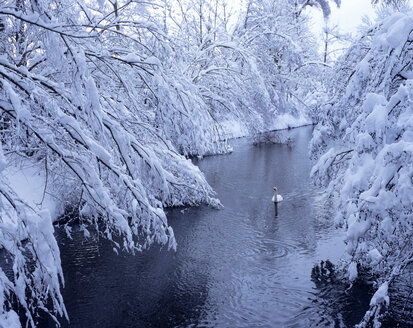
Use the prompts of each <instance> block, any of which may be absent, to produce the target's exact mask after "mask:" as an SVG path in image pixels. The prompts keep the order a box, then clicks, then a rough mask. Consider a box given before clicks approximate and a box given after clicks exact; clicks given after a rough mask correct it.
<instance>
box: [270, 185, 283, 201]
mask: <svg viewBox="0 0 413 328" xmlns="http://www.w3.org/2000/svg"><path fill="white" fill-rule="evenodd" d="M282 200H283V196H281V195H278V194H277V187H274V196H272V201H273V202H274V203H278V202H281V201H282Z"/></svg>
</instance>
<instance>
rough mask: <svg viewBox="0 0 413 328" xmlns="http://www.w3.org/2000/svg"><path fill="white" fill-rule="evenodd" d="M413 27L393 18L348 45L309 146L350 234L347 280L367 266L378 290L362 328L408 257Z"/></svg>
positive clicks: (409, 17) (411, 241)
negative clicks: (408, 44)
mask: <svg viewBox="0 0 413 328" xmlns="http://www.w3.org/2000/svg"><path fill="white" fill-rule="evenodd" d="M412 29H413V12H406V13H395V14H393V15H391V16H389V17H387V18H385V19H384V20H383V21H382V22H379V23H378V24H377V25H376V26H375V28H374V29H371V30H369V32H366V33H371V35H369V37H368V38H366V35H365V36H363V37H361V39H360V40H358V41H356V42H355V43H354V44H353V46H352V47H350V49H349V51H348V53H347V54H346V55H345V56H344V57H343V59H342V61H341V62H340V63H339V64H338V65H337V68H336V71H335V74H336V77H335V78H333V79H332V81H331V82H330V99H328V100H327V102H328V104H326V105H325V106H322V109H321V111H320V123H319V125H318V126H317V127H316V129H315V132H314V137H313V140H312V142H311V152H312V155H313V156H314V157H316V158H318V162H317V163H316V165H315V166H314V167H313V169H312V176H313V178H314V181H315V182H317V183H318V184H320V185H324V186H326V187H327V191H328V192H329V194H330V195H331V196H332V197H335V198H336V200H337V212H338V214H337V221H336V222H338V223H339V224H341V225H344V226H345V228H346V229H347V233H346V244H347V245H346V254H345V255H344V256H343V261H342V268H343V270H344V271H345V272H346V273H347V277H348V279H349V281H350V282H352V281H354V280H355V279H356V278H357V275H358V273H357V267H358V266H360V267H361V268H363V269H367V270H368V271H369V272H370V273H371V274H372V276H374V279H375V282H376V284H377V286H379V288H378V289H377V291H376V293H375V294H374V296H373V297H372V299H371V302H370V309H369V311H367V312H366V315H365V317H364V319H363V321H362V323H361V324H360V327H365V326H366V325H367V324H368V323H369V322H370V321H371V320H372V321H374V322H375V326H376V323H378V321H379V318H380V316H379V313H380V309H381V307H382V306H388V305H389V301H390V300H389V296H388V286H389V284H390V283H391V281H392V280H393V279H394V277H395V275H396V274H398V273H399V272H401V271H402V270H403V268H404V267H405V264H406V263H408V262H409V261H410V260H411V249H412V247H413V238H412V237H413V221H412V219H413V212H412V211H413V208H412V204H413V183H412V179H411V177H412V175H413V166H412V165H411V163H412V162H413V138H412V134H413V124H412V114H413V106H412V101H411V100H412V99H413V88H412V86H413V81H412V80H411V79H410V78H409V77H410V76H411V73H412V71H413V67H412V64H411V48H410V47H409V46H406V44H407V42H409V40H411V35H412ZM369 72H370V73H369ZM400 76H401V77H403V78H399V79H398V77H400ZM331 104H333V105H331ZM343 122H346V123H345V124H344V123H343Z"/></svg>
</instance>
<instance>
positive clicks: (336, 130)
mask: <svg viewBox="0 0 413 328" xmlns="http://www.w3.org/2000/svg"><path fill="white" fill-rule="evenodd" d="M333 2H335V3H336V4H339V2H340V1H338V0H336V1H331V2H328V1H326V0H317V1H309V0H280V1H270V0H268V1H267V0H256V1H255V0H249V1H246V2H245V4H244V5H243V6H242V7H241V11H240V12H239V13H238V14H237V15H236V16H232V15H231V12H230V10H229V6H228V5H227V3H226V2H225V1H217V0H187V1H169V0H154V1H151V2H147V1H128V0H127V1H120V0H119V1H116V0H111V1H109V0H107V1H105V0H99V1H83V0H82V1H74V0H73V1H72V0H65V1H61V0H56V1H52V0H4V1H1V2H0V145H1V147H0V194H1V196H0V215H1V219H0V251H1V252H2V260H1V261H2V266H1V268H0V306H1V308H0V326H5V327H19V326H20V324H21V322H20V320H22V323H23V325H27V326H31V327H34V326H36V316H37V314H38V313H44V312H46V313H48V314H49V315H50V316H52V317H54V318H56V320H58V318H60V317H67V313H66V309H65V306H64V301H63V298H62V295H61V290H60V289H61V287H62V286H64V278H63V273H62V268H61V263H60V254H59V248H58V245H57V242H56V240H55V237H54V227H53V223H54V222H56V221H62V218H63V217H64V218H65V220H64V221H62V222H63V223H64V225H65V228H66V231H67V233H68V234H69V235H70V229H71V228H70V223H71V222H70V221H71V220H72V219H74V218H76V220H78V221H79V224H80V227H81V229H82V230H83V231H84V235H85V237H86V238H87V237H88V236H89V235H90V233H89V230H90V229H95V230H97V231H99V235H101V236H103V237H105V238H108V239H109V240H112V241H113V244H114V250H115V251H118V250H125V251H129V252H132V253H133V252H136V251H140V250H142V249H145V248H147V247H149V246H151V245H152V244H154V243H158V244H161V245H165V247H168V248H172V249H175V248H176V246H177V245H176V241H175V238H174V234H173V230H172V228H171V227H169V225H168V222H167V219H166V215H165V212H164V208H165V207H167V206H180V205H196V204H200V203H206V204H209V205H211V206H216V207H219V206H220V202H219V200H218V199H216V198H215V195H214V191H213V190H212V189H211V187H210V186H209V185H208V183H207V181H206V180H205V177H204V175H203V174H202V172H200V170H199V169H198V168H197V167H196V166H195V165H193V164H192V162H191V160H190V159H188V158H189V157H191V156H199V157H202V156H205V155H210V154H220V153H226V152H228V151H230V150H231V149H230V147H229V145H228V143H227V139H228V138H231V137H238V136H244V135H249V134H256V133H260V132H265V131H270V130H273V129H280V128H289V127H293V126H299V125H304V124H309V123H312V122H313V120H314V119H315V120H317V121H319V123H318V126H317V128H316V130H315V133H314V139H313V141H312V153H313V155H314V156H316V157H319V161H318V164H317V165H316V166H315V167H314V170H313V176H314V178H315V179H316V181H317V182H319V183H321V184H328V185H329V191H330V192H331V193H332V194H334V193H336V194H338V195H339V196H338V198H339V202H338V206H339V209H340V216H339V217H338V218H337V221H338V223H341V224H344V225H346V227H347V228H348V237H347V253H348V256H347V258H346V259H345V265H346V268H348V278H349V279H350V281H352V280H354V279H356V278H357V276H358V271H359V270H360V268H366V267H367V268H369V269H370V270H372V271H373V273H374V274H376V275H377V277H378V278H377V283H378V286H377V288H378V291H377V293H376V294H375V296H374V297H373V299H372V302H371V310H370V311H369V312H368V313H367V314H366V322H367V321H368V320H369V318H370V317H372V318H373V317H375V315H376V314H378V313H379V310H380V307H381V306H382V305H383V304H387V303H388V302H389V299H388V296H387V287H388V284H389V283H391V280H392V278H393V277H394V276H395V275H397V274H398V273H399V272H400V271H401V270H402V269H403V268H404V267H405V266H406V265H407V263H408V262H409V261H411V260H412V253H411V250H412V245H411V243H412V238H411V237H412V197H413V196H412V195H413V190H412V175H413V172H412V151H413V132H412V125H413V122H412V117H413V115H412V114H413V113H412V83H413V82H412V79H413V76H412V67H411V65H412V64H411V62H412V34H411V31H412V28H413V16H412V15H411V14H395V15H394V16H391V17H389V18H386V19H385V20H384V21H383V22H381V23H379V24H378V25H377V26H375V27H374V28H371V29H369V30H368V31H366V32H365V34H364V35H363V37H362V38H361V39H359V40H358V41H357V42H355V43H354V44H353V45H352V46H351V47H350V49H349V51H348V52H347V53H346V55H345V56H344V57H342V58H341V59H340V61H339V62H338V64H337V65H336V68H335V70H334V73H332V74H328V73H326V70H327V68H326V67H327V66H329V65H327V64H326V62H325V61H324V62H323V60H322V56H320V54H319V53H318V51H317V49H318V44H317V40H316V38H315V36H314V35H312V33H311V32H310V28H309V24H310V21H309V17H308V13H307V11H306V8H307V7H308V6H313V7H318V8H319V9H320V10H322V12H323V14H324V16H325V17H328V15H329V13H330V3H333ZM320 58H321V59H320ZM326 76H327V78H325V77H326ZM326 81H328V82H326ZM323 88H324V89H323ZM321 90H329V93H328V94H326V93H325V92H324V93H323V92H321ZM325 102H328V104H325ZM17 304H18V306H19V308H20V309H21V313H20V317H19V316H18V315H17V313H16V312H15V311H14V310H15V309H16V307H17Z"/></svg>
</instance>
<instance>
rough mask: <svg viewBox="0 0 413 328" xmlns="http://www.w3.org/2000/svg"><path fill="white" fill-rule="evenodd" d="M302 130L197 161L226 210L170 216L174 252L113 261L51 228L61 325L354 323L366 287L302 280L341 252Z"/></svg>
mask: <svg viewBox="0 0 413 328" xmlns="http://www.w3.org/2000/svg"><path fill="white" fill-rule="evenodd" d="M311 131H312V129H311V127H308V128H300V129H295V130H291V131H285V132H282V133H284V134H286V133H288V134H289V136H291V137H292V138H293V139H294V143H293V144H292V145H288V146H287V145H278V144H264V145H261V146H253V145H252V142H251V140H247V139H243V140H236V141H234V142H233V146H234V152H233V153H232V154H230V155H222V156H214V157H207V158H205V159H203V160H201V161H199V162H198V165H199V166H200V168H201V170H202V171H203V172H205V175H206V177H207V180H208V181H209V183H210V184H211V185H212V186H213V188H214V189H215V190H216V192H217V195H218V197H219V199H220V200H221V202H222V203H223V205H224V208H223V209H221V210H215V209H212V208H208V207H206V206H201V207H195V208H185V209H173V210H169V211H168V220H169V224H170V225H171V226H172V227H173V229H174V232H175V236H176V239H177V242H178V250H177V251H176V252H173V251H167V250H166V249H160V248H159V247H153V248H151V249H150V250H148V251H145V252H143V253H142V254H137V255H136V256H132V255H129V254H125V253H120V254H119V255H116V254H115V253H114V252H113V250H112V245H111V244H110V243H109V242H107V241H104V240H99V241H96V240H93V239H88V240H86V241H85V240H84V239H83V237H81V235H80V234H79V233H76V232H75V233H74V234H73V240H70V239H68V238H67V237H66V236H65V235H64V233H63V232H61V231H60V232H59V230H58V234H59V236H58V239H59V242H60V247H61V257H62V263H63V271H64V274H65V280H66V287H65V288H64V290H63V295H64V298H65V303H66V307H67V310H68V312H69V316H70V324H68V323H67V322H66V321H62V326H63V327H66V326H70V327H99V328H105V327H318V326H320V327H352V326H353V325H354V324H355V323H357V322H358V321H359V320H360V318H361V316H362V314H363V311H365V310H366V306H367V305H368V301H369V299H368V292H363V290H365V289H366V288H365V287H363V286H360V288H358V289H356V290H357V292H356V294H354V293H348V292H347V293H345V292H344V291H340V288H338V287H323V286H321V285H320V284H318V285H317V286H316V285H315V284H314V283H313V281H312V280H311V270H312V268H313V267H314V265H315V264H317V263H318V264H319V263H320V261H321V260H326V259H329V260H330V261H331V262H333V263H336V262H337V261H338V259H339V257H340V255H341V253H342V251H343V247H344V245H343V242H342V239H343V232H342V231H339V230H336V229H335V228H334V225H333V223H332V221H333V220H332V216H333V215H332V213H331V211H330V208H329V207H328V206H327V205H325V201H324V200H323V198H322V193H323V191H322V190H318V189H316V188H315V187H314V186H313V185H312V184H311V181H310V179H309V172H310V169H311V162H310V160H309V159H308V157H307V154H308V150H307V146H308V141H309V139H310V137H311ZM275 185H276V186H277V187H278V191H279V194H281V195H282V196H283V198H284V200H283V201H282V202H281V203H279V205H278V217H275V215H274V214H275V213H274V211H275V209H274V204H273V203H272V201H271V197H272V188H273V186H275ZM39 326H40V327H52V326H53V324H52V323H51V322H46V321H41V322H40V325H39Z"/></svg>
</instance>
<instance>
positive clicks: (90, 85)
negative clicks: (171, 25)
mask: <svg viewBox="0 0 413 328" xmlns="http://www.w3.org/2000/svg"><path fill="white" fill-rule="evenodd" d="M150 10H151V8H150V5H148V4H147V3H146V2H144V1H143V2H139V1H128V2H120V1H118V2H116V6H114V5H113V4H112V3H110V2H108V3H106V2H104V1H100V3H99V4H92V3H88V2H76V1H73V2H71V1H46V0H45V1H34V0H33V1H23V0H20V1H19V0H16V1H3V2H2V3H1V4H0V20H1V23H2V24H1V29H2V34H1V47H2V53H1V54H0V111H1V114H0V120H1V130H0V140H1V145H2V147H1V149H2V151H1V158H0V159H1V165H0V168H1V172H0V179H1V184H0V193H1V195H2V196H1V203H0V216H1V224H0V248H2V249H3V250H4V253H3V254H5V255H4V256H5V259H4V260H7V261H9V262H10V269H11V271H10V272H4V271H3V270H1V271H0V289H1V290H0V301H1V305H0V306H1V309H0V322H1V324H2V325H6V326H13V325H15V326H17V325H18V320H17V316H16V313H15V312H14V311H13V310H12V309H11V305H10V301H11V300H12V299H14V300H16V302H17V303H18V304H20V306H21V307H22V308H23V309H24V312H25V315H26V317H27V320H28V324H29V325H30V326H34V325H35V314H36V312H37V311H38V310H41V311H46V312H48V313H50V314H51V315H53V316H55V315H59V316H66V311H65V308H64V304H63V300H62V297H61V294H60V284H63V275H62V269H61V265H60V258H59V250H58V247H57V244H56V241H55V239H54V236H53V225H52V218H51V217H50V214H49V213H48V211H47V209H42V207H41V206H39V208H40V209H39V208H37V207H36V208H35V207H33V206H31V205H30V204H26V203H25V202H24V200H22V199H20V198H19V196H18V195H17V194H16V192H15V191H14V190H13V188H11V187H10V183H9V181H8V178H7V174H4V173H5V171H6V166H7V165H9V166H10V165H11V166H18V165H20V163H21V162H22V161H28V162H30V163H32V164H33V165H39V166H40V165H41V166H42V167H44V175H45V177H46V181H47V184H46V186H45V193H48V194H53V195H55V197H56V198H57V199H58V201H59V202H61V203H62V204H65V205H66V209H67V210H68V209H72V211H73V212H74V213H75V214H76V215H78V216H79V217H80V222H81V226H82V227H83V229H84V231H85V235H88V234H89V233H88V230H87V227H88V226H94V227H95V228H96V229H97V230H99V231H100V234H101V235H103V236H105V237H107V238H109V239H112V238H113V237H114V236H120V237H121V239H119V238H118V239H117V240H121V243H120V244H118V243H116V242H115V241H114V244H115V247H117V248H120V249H125V250H128V251H131V252H134V251H139V250H141V249H142V248H145V247H148V246H150V245H151V244H153V243H155V242H156V243H160V244H164V245H167V246H168V247H171V248H175V247H176V243H175V239H174V235H173V231H172V229H171V228H170V227H169V226H168V224H167V220H166V216H165V213H164V211H163V206H173V205H182V204H196V203H200V202H205V203H210V204H213V205H217V201H216V200H215V199H214V198H213V192H212V190H211V188H210V187H209V185H208V184H207V182H206V180H205V178H204V176H203V174H202V173H201V172H200V171H199V169H198V168H196V167H195V166H194V165H192V163H191V162H190V161H189V160H187V159H185V158H184V157H182V156H181V155H180V154H179V153H178V152H177V151H176V150H175V149H176V148H175V147H174V145H173V144H172V143H171V142H170V141H169V140H167V139H166V138H165V134H164V133H163V132H162V129H163V128H164V127H159V126H156V122H157V119H156V116H157V115H159V114H158V113H157V112H158V111H165V109H164V108H165V107H166V106H170V107H175V109H176V110H177V111H179V110H180V109H182V107H183V106H185V105H182V104H183V103H185V102H188V104H187V107H188V108H187V111H188V112H187V113H182V115H184V114H186V115H188V116H190V117H195V118H196V117H197V112H196V111H197V110H198V108H196V107H194V106H193V105H194V104H196V98H192V97H190V96H188V93H187V92H188V90H185V89H184V88H183V86H180V88H181V89H179V88H178V85H179V83H181V81H180V80H179V77H178V78H174V76H173V75H172V74H171V73H170V72H169V71H168V70H165V69H163V67H162V62H161V60H160V59H159V58H162V56H164V57H167V53H166V51H167V50H165V49H167V47H166V46H164V44H163V43H165V41H164V40H165V39H166V37H165V36H164V35H163V34H162V31H160V30H158V28H157V26H156V25H154V24H153V23H151V22H150V21H149V20H148V19H147V17H145V15H146V14H148V15H149V13H150ZM140 18H141V19H140ZM189 92H190V90H189ZM181 97H182V98H183V97H187V99H181ZM178 115H179V114H178ZM168 119H171V120H174V121H173V122H171V125H173V124H175V123H176V124H179V118H171V117H169V118H168ZM190 119H191V118H188V120H190ZM198 119H199V120H202V119H203V117H202V116H200V117H199V118H198ZM163 124H166V123H165V122H163ZM208 128H209V126H208V127H207V128H206V129H208ZM193 130H194V132H193V133H194V134H195V133H199V134H200V135H196V136H195V137H194V140H195V142H196V141H197V140H203V138H204V137H205V135H206V132H204V131H203V130H202V125H201V124H199V128H198V131H201V132H198V131H196V130H195V128H194V127H193ZM186 133H188V131H186V130H184V131H183V133H182V134H183V135H185V134H186ZM188 138H190V136H188ZM209 140H212V137H211V139H206V140H205V141H203V142H204V143H203V144H199V145H198V144H196V147H197V151H198V150H199V149H201V151H204V150H203V149H202V147H204V148H205V149H210V147H209V145H208V142H210V141H209ZM187 143H188V144H189V141H187ZM210 143H211V144H212V141H211V142H210ZM177 145H183V146H182V147H184V146H185V142H184V141H182V140H178V141H177ZM182 152H183V153H185V152H186V151H185V149H183V150H182ZM188 152H189V151H188ZM3 154H5V155H3ZM7 162H8V163H7ZM49 306H50V307H51V308H48V307H49Z"/></svg>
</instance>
